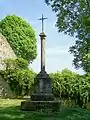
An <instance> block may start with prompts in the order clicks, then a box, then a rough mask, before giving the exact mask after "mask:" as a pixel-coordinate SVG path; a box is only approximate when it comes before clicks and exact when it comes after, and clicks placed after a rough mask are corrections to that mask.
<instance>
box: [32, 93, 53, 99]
mask: <svg viewBox="0 0 90 120" xmlns="http://www.w3.org/2000/svg"><path fill="white" fill-rule="evenodd" d="M31 100H32V101H53V100H54V95H53V94H45V93H43V94H40V93H39V94H33V95H31Z"/></svg>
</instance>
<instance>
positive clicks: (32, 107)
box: [21, 101, 61, 111]
mask: <svg viewBox="0 0 90 120" xmlns="http://www.w3.org/2000/svg"><path fill="white" fill-rule="evenodd" d="M60 106H61V101H23V102H21V110H25V111H36V110H40V109H43V110H46V109H51V110H52V111H59V109H60Z"/></svg>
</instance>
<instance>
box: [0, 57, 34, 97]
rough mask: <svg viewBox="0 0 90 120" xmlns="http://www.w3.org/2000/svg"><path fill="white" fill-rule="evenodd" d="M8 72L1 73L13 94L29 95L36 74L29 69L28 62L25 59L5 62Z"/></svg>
mask: <svg viewBox="0 0 90 120" xmlns="http://www.w3.org/2000/svg"><path fill="white" fill-rule="evenodd" d="M5 64H6V70H4V71H0V74H1V75H2V77H3V78H4V80H5V81H6V82H7V83H8V84H9V86H10V88H11V90H12V92H14V93H15V94H16V97H17V96H22V97H23V96H24V95H28V94H29V93H30V92H31V90H32V86H33V83H34V78H35V75H36V74H35V73H34V72H33V71H32V70H29V69H28V62H27V61H26V60H24V59H23V58H16V59H7V60H5Z"/></svg>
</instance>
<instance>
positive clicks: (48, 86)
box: [31, 71, 54, 101]
mask: <svg viewBox="0 0 90 120" xmlns="http://www.w3.org/2000/svg"><path fill="white" fill-rule="evenodd" d="M34 83H35V91H34V94H32V95H31V100H34V101H40V100H41V101H45V100H46V101H51V100H54V95H53V94H52V82H51V79H50V77H49V75H48V74H47V73H46V71H41V72H40V73H39V74H38V75H37V76H36V78H35V82H34Z"/></svg>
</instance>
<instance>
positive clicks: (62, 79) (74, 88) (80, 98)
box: [50, 69, 90, 107]
mask: <svg viewBox="0 0 90 120" xmlns="http://www.w3.org/2000/svg"><path fill="white" fill-rule="evenodd" d="M50 77H51V79H52V81H53V93H54V95H55V96H60V98H66V99H68V100H70V99H74V100H75V102H76V104H79V106H80V107H82V106H84V105H85V104H86V103H87V102H88V101H89V100H90V75H82V76H80V75H78V74H75V73H73V72H71V71H69V70H67V69H65V70H63V71H62V72H57V73H53V74H50Z"/></svg>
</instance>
